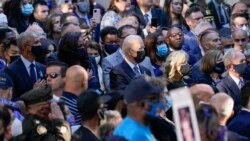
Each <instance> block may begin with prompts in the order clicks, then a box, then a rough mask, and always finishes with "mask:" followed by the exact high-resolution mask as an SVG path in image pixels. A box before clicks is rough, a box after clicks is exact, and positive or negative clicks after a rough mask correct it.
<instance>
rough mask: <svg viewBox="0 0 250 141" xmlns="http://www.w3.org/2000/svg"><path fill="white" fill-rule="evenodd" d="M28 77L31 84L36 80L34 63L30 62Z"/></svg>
mask: <svg viewBox="0 0 250 141" xmlns="http://www.w3.org/2000/svg"><path fill="white" fill-rule="evenodd" d="M30 79H31V82H32V84H34V83H35V82H36V72H35V65H34V64H33V63H31V64H30Z"/></svg>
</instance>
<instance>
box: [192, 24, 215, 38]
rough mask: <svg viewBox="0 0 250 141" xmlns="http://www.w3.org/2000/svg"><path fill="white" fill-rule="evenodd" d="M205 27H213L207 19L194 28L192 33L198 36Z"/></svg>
mask: <svg viewBox="0 0 250 141" xmlns="http://www.w3.org/2000/svg"><path fill="white" fill-rule="evenodd" d="M207 29H213V26H212V25H211V24H210V23H209V22H207V21H202V22H200V23H199V24H198V25H196V27H195V28H194V34H195V35H196V36H199V35H200V34H201V33H202V32H204V31H205V30H207Z"/></svg>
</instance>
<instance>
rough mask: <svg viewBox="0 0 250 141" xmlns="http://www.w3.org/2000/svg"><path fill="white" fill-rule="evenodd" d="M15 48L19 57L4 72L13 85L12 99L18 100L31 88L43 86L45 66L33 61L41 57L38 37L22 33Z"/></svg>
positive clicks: (29, 33)
mask: <svg viewBox="0 0 250 141" xmlns="http://www.w3.org/2000/svg"><path fill="white" fill-rule="evenodd" d="M17 46H18V48H19V49H20V54H21V57H20V58H18V59H17V60H16V61H15V62H13V63H12V64H11V65H9V66H8V67H7V68H5V70H4V71H5V72H6V73H7V74H8V75H9V76H10V77H11V78H12V81H13V83H14V95H13V99H17V98H19V97H20V95H22V94H23V93H25V92H27V91H29V90H31V89H32V88H33V87H37V86H40V85H45V80H44V76H45V66H44V65H42V64H40V63H38V62H36V61H35V59H36V58H39V57H40V56H41V55H42V54H41V50H42V48H41V43H40V41H39V38H38V36H37V35H36V34H34V33H31V32H23V33H22V34H20V35H19V37H18V39H17Z"/></svg>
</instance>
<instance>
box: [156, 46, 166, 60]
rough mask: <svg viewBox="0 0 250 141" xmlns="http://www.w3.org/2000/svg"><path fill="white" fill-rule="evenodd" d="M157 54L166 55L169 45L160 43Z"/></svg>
mask: <svg viewBox="0 0 250 141" xmlns="http://www.w3.org/2000/svg"><path fill="white" fill-rule="evenodd" d="M156 54H157V55H158V56H159V57H166V56H167V54H168V47H167V45H166V44H161V45H158V46H157V51H156Z"/></svg>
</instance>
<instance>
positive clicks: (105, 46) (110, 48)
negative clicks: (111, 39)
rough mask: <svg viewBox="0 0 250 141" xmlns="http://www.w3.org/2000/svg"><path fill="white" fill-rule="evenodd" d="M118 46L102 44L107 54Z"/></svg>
mask: <svg viewBox="0 0 250 141" xmlns="http://www.w3.org/2000/svg"><path fill="white" fill-rule="evenodd" d="M119 47H120V46H119V45H118V44H111V45H104V50H105V52H107V53H108V54H113V53H115V52H116V51H117V49H118V48H119Z"/></svg>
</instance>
